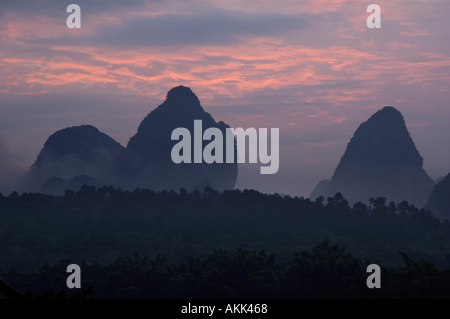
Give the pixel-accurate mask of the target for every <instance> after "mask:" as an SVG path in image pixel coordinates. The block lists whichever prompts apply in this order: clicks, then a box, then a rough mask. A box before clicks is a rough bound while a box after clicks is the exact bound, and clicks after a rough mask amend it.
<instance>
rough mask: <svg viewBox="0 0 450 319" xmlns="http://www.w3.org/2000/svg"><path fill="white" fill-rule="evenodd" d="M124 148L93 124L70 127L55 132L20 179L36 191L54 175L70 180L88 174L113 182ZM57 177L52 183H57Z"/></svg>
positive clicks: (99, 179) (104, 182) (31, 189)
mask: <svg viewBox="0 0 450 319" xmlns="http://www.w3.org/2000/svg"><path fill="white" fill-rule="evenodd" d="M124 150H125V149H124V147H123V146H122V145H120V144H119V143H118V142H116V141H115V140H114V139H112V138H111V137H109V136H108V135H106V134H104V133H102V132H100V131H99V130H98V129H97V128H95V127H94V126H91V125H82V126H74V127H69V128H66V129H63V130H60V131H58V132H56V133H54V134H52V135H51V136H50V137H49V138H48V140H47V141H46V142H45V144H44V147H43V149H42V150H41V152H40V153H39V155H38V157H37V159H36V161H35V162H34V164H33V165H32V166H31V169H30V171H29V172H28V173H27V174H26V175H25V176H24V177H23V178H22V179H21V180H20V181H19V183H20V184H21V185H23V189H24V190H27V191H37V190H39V189H40V188H41V186H44V185H43V184H44V183H46V182H47V181H48V180H49V179H51V178H59V179H61V180H63V181H64V180H70V179H72V178H73V177H75V176H80V175H88V176H91V177H92V178H94V179H95V180H97V181H98V182H99V183H101V184H102V185H109V184H111V183H112V182H113V180H114V177H113V176H112V172H114V171H115V165H116V163H115V160H116V158H117V157H118V155H119V154H120V153H121V152H123V151H124ZM55 183H57V182H56V180H53V184H52V181H49V184H47V186H49V185H56V184H55Z"/></svg>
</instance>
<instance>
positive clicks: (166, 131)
mask: <svg viewBox="0 0 450 319" xmlns="http://www.w3.org/2000/svg"><path fill="white" fill-rule="evenodd" d="M194 120H202V128H203V132H204V131H205V130H206V129H208V128H212V127H215V128H218V129H220V130H221V132H222V134H223V137H224V144H223V145H224V147H223V161H224V163H212V164H208V163H205V162H203V163H194V161H193V160H192V163H180V164H175V163H174V162H173V161H172V157H171V153H172V148H173V146H174V145H175V144H177V143H178V142H179V141H178V140H172V138H171V137H172V131H173V130H174V129H176V128H179V127H183V128H186V129H188V130H189V131H190V133H191V140H192V142H193V141H194V129H193V127H194ZM227 128H229V126H228V125H227V124H225V123H223V122H219V123H217V122H216V121H215V120H214V119H213V118H212V116H211V115H210V114H209V113H207V112H205V111H204V110H203V108H202V106H201V105H200V101H199V99H198V98H197V96H196V95H195V94H194V93H193V92H192V91H191V89H189V88H187V87H183V86H179V87H176V88H173V89H171V90H170V91H169V93H168V94H167V99H166V101H164V103H162V104H161V105H160V106H158V107H157V108H156V109H155V110H153V111H152V112H151V113H150V114H148V116H147V117H146V118H145V119H144V120H143V121H142V123H141V124H140V126H139V128H138V131H137V133H136V135H135V136H133V137H132V138H131V139H130V141H129V143H128V145H127V147H126V148H124V147H123V146H122V145H120V144H119V143H118V142H116V141H115V140H114V139H112V138H111V137H109V136H108V135H106V134H104V133H102V132H100V131H99V130H98V129H97V128H95V127H93V126H91V125H82V126H75V127H70V128H66V129H63V130H60V131H58V132H56V133H54V134H52V135H51V136H50V137H49V138H48V140H47V141H46V142H45V144H44V147H43V149H42V150H41V152H40V154H39V155H38V157H37V159H36V161H35V163H34V164H33V165H32V167H31V169H30V171H29V172H28V173H27V174H26V175H25V176H24V177H23V178H21V179H20V180H19V182H18V183H17V185H19V186H18V187H17V188H18V189H19V190H20V191H22V192H35V191H41V192H44V193H49V194H57V195H59V194H63V193H64V190H65V188H67V189H74V188H78V187H80V186H82V185H84V184H88V185H93V186H103V185H107V186H109V185H112V186H116V187H119V186H120V187H123V188H125V189H130V190H134V189H136V188H148V189H153V190H176V191H178V190H179V189H180V188H185V189H186V190H189V191H193V190H195V189H199V190H201V191H203V188H205V187H210V188H212V189H214V190H216V191H223V190H225V189H234V185H235V183H236V179H237V165H238V164H237V147H236V142H235V143H234V163H229V164H228V163H225V162H226V160H225V159H226V147H225V137H226V133H225V132H226V129H227ZM203 132H202V136H203ZM210 142H211V141H209V140H208V141H203V147H204V146H205V145H207V144H208V143H210ZM202 150H203V149H202ZM192 153H193V152H192Z"/></svg>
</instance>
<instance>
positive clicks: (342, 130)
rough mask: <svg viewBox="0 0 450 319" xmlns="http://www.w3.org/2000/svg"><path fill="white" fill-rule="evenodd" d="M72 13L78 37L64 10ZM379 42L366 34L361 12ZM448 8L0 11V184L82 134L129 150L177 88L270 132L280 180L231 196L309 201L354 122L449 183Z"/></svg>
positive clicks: (19, 4) (245, 184)
mask: <svg viewBox="0 0 450 319" xmlns="http://www.w3.org/2000/svg"><path fill="white" fill-rule="evenodd" d="M71 3H76V4H78V5H79V6H80V7H81V29H69V28H67V26H66V19H67V17H68V16H69V13H66V8H67V6H68V5H69V4H71ZM371 3H376V4H378V5H379V6H380V7H381V29H369V28H368V27H367V26H366V19H367V17H368V16H369V15H370V14H369V13H367V12H366V8H367V6H368V5H369V4H371ZM448 17H450V1H448V0H434V1H431V0H430V1H420V0H404V1H381V0H377V1H374V2H364V1H359V0H358V1H357V0H348V1H344V0H328V1H327V0H316V1H301V0H298V1H294V0H278V1H267V0H258V1H256V0H242V1H240V0H233V1H212V0H185V1H170V0H168V1H166V0H155V1H140V0H134V1H118V0H108V1H107V0H98V1H85V0H84V1H81V0H71V1H61V0H48V1H35V0H20V1H0V74H1V77H0V178H3V179H5V178H12V177H11V176H12V174H13V173H14V174H15V173H18V172H20V169H26V168H27V167H29V166H30V165H31V164H32V163H33V162H34V160H35V159H36V156H37V155H38V153H39V151H40V149H41V148H42V146H43V144H44V142H45V141H46V139H47V138H48V137H49V136H50V135H51V134H52V133H54V132H55V131H57V130H60V129H63V128H65V127H69V126H75V125H81V124H91V125H94V126H96V127H97V128H98V129H99V130H100V131H102V132H104V133H106V134H108V135H109V136H111V137H112V138H114V139H115V140H117V141H118V142H120V143H121V144H122V145H124V146H126V144H127V143H128V140H129V138H130V137H131V136H133V135H134V134H135V133H136V130H137V127H138V125H139V123H140V122H141V121H142V119H143V118H144V117H145V116H146V115H147V114H148V113H149V112H150V111H152V110H153V109H154V108H156V107H157V106H158V105H159V104H161V103H162V102H163V101H164V99H165V96H166V94H167V92H168V91H169V90H170V89H171V88H172V87H175V86H178V85H184V86H188V87H190V88H191V89H192V90H193V92H194V93H195V94H196V95H197V96H198V97H199V99H200V101H201V103H202V106H203V108H204V109H205V111H207V112H209V113H210V114H211V115H212V116H213V117H214V118H215V119H216V121H219V120H222V121H224V122H225V123H227V124H229V125H230V126H231V127H234V128H236V127H243V128H247V127H255V128H264V127H267V128H272V127H273V128H279V129H280V146H281V150H280V169H279V171H278V173H277V174H275V175H260V174H259V168H260V164H253V165H249V164H247V165H240V166H239V177H238V182H237V185H236V187H237V188H241V189H244V188H254V189H258V190H260V191H263V192H270V193H274V192H278V193H285V194H291V195H298V196H309V194H310V192H311V191H312V190H313V188H314V187H315V185H316V184H317V183H318V182H319V181H320V180H322V179H326V178H328V179H329V178H331V176H332V174H333V172H334V169H335V168H336V166H337V164H338V162H339V160H340V158H341V156H342V155H343V153H344V151H345V148H346V145H347V143H348V142H349V140H350V138H351V137H352V135H353V133H354V131H355V130H356V128H357V127H358V126H359V124H360V123H361V122H364V121H366V120H367V119H368V118H369V117H370V116H371V115H372V114H373V113H374V112H376V111H377V110H379V109H381V108H382V107H383V106H385V105H391V106H393V107H395V108H397V109H398V110H399V111H400V112H402V114H403V116H404V118H405V121H406V124H407V126H408V129H409V132H410V134H411V136H412V138H413V140H414V142H415V144H416V147H417V148H418V150H419V152H420V154H421V155H422V157H423V158H424V168H425V170H426V171H427V173H428V174H429V175H430V177H431V178H433V179H436V178H438V177H440V176H443V175H446V174H448V173H449V172H450V147H449V144H450V129H449V127H450V112H449V109H450V108H449V107H450V86H449V84H450V54H449V53H450V27H449V22H448Z"/></svg>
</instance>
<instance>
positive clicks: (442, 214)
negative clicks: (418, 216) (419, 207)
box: [424, 174, 450, 220]
mask: <svg viewBox="0 0 450 319" xmlns="http://www.w3.org/2000/svg"><path fill="white" fill-rule="evenodd" d="M424 208H425V209H430V210H431V212H432V213H433V215H434V217H437V218H439V219H441V220H444V219H447V220H450V174H448V175H447V176H445V177H444V178H443V179H441V181H440V182H439V183H438V184H436V186H434V189H433V192H432V193H431V195H430V198H429V200H428V203H427V204H426V205H425V207H424Z"/></svg>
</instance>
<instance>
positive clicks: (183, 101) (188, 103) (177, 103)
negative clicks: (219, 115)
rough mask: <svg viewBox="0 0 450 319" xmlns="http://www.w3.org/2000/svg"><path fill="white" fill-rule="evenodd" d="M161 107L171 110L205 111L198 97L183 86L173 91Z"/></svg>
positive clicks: (168, 94)
mask: <svg viewBox="0 0 450 319" xmlns="http://www.w3.org/2000/svg"><path fill="white" fill-rule="evenodd" d="M161 106H163V107H165V108H166V107H170V108H171V109H197V110H198V109H203V108H202V107H201V105H200V100H199V99H198V97H197V95H195V94H194V92H192V90H191V89H190V88H188V87H186V86H182V85H180V86H177V87H174V88H173V89H171V90H170V91H169V92H168V93H167V98H166V101H165V102H164V103H163V104H162V105H161Z"/></svg>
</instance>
